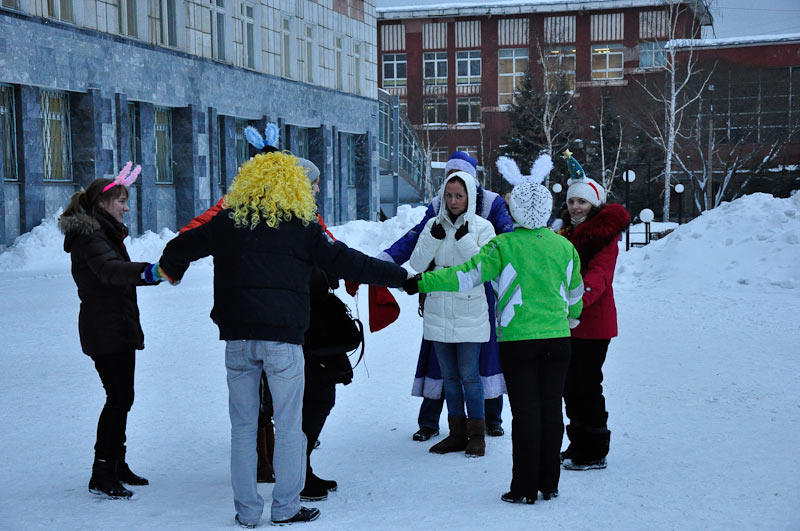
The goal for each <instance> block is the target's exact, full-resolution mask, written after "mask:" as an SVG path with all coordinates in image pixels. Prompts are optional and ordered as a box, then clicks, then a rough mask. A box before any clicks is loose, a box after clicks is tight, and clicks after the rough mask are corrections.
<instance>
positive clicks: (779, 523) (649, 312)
mask: <svg viewBox="0 0 800 531" xmlns="http://www.w3.org/2000/svg"><path fill="white" fill-rule="evenodd" d="M422 212H423V210H422V209H421V208H417V209H410V208H407V207H406V208H403V209H401V211H400V215H399V216H398V217H397V218H393V219H391V220H388V221H386V222H384V223H373V222H364V221H357V222H352V223H348V224H347V225H344V226H341V227H334V228H333V232H334V234H335V235H336V236H337V237H338V238H340V239H342V240H343V241H345V242H347V243H349V244H351V245H352V246H354V247H357V248H360V249H362V250H364V251H365V252H368V253H373V254H374V253H376V252H378V251H379V250H381V249H383V248H384V247H385V246H386V245H387V244H388V243H391V242H392V241H394V239H395V238H396V237H398V236H399V235H400V234H402V233H403V232H404V231H405V230H406V229H407V228H409V227H410V226H412V225H413V223H414V222H416V221H417V220H418V219H419V218H420V217H421V216H422ZM170 236H171V234H169V233H167V232H165V233H163V234H161V235H154V234H149V235H146V236H144V237H141V238H137V239H135V240H133V241H130V242H129V244H128V247H129V250H130V251H131V255H132V256H133V258H134V260H148V261H152V260H156V259H158V257H159V255H160V251H161V248H162V247H163V245H164V243H165V242H166V241H167V240H168V239H169V237H170ZM61 242H62V237H61V236H60V235H59V234H58V231H57V229H56V228H55V226H54V223H53V221H52V220H49V221H48V222H46V223H45V224H43V225H42V226H41V227H39V228H37V229H36V230H35V231H33V232H32V233H30V234H28V235H26V236H23V237H22V238H20V239H19V241H18V242H17V244H16V245H15V246H14V247H13V248H11V249H10V250H8V251H7V252H6V253H4V254H2V255H0V273H2V274H0V294H2V295H1V297H2V299H1V300H2V302H3V311H2V312H0V330H2V338H3V339H2V345H3V353H2V355H0V374H1V375H2V376H1V378H2V384H0V404H2V407H0V426H2V431H0V459H1V460H0V529H15V530H16V529H48V530H51V529H81V530H87V529H142V530H145V529H146V530H153V529H159V530H161V529H232V528H234V525H235V524H234V522H233V514H234V509H233V503H232V493H231V488H230V481H229V429H230V425H229V421H228V416H227V389H226V384H225V369H224V364H223V344H222V343H221V342H220V341H218V339H217V330H216V328H215V326H214V325H213V323H212V322H211V321H210V319H209V317H208V313H209V310H210V308H211V304H212V297H211V278H212V267H211V264H210V263H209V262H208V261H206V262H204V263H200V264H195V265H194V266H193V267H192V268H191V269H190V271H189V274H188V275H187V277H186V278H185V280H184V281H183V282H182V283H181V285H180V286H177V287H171V286H168V285H161V286H157V287H148V288H141V289H140V290H139V297H140V299H139V300H140V303H139V305H140V308H141V311H142V324H143V327H144V330H145V335H146V345H147V348H146V349H145V350H144V351H143V352H140V353H139V354H138V360H137V365H138V367H137V372H136V380H137V383H136V402H135V404H134V407H133V410H132V412H131V414H130V417H129V423H128V448H129V449H128V456H129V462H130V463H132V466H133V469H134V470H135V471H136V472H138V473H140V474H143V475H145V476H146V477H148V478H149V479H150V482H151V485H150V486H149V487H139V488H135V489H134V490H135V492H136V494H135V497H134V499H132V500H130V501H110V500H101V499H98V498H97V497H95V496H92V495H90V494H89V493H88V492H87V488H86V485H87V482H88V479H89V472H90V467H91V461H92V445H93V443H94V430H95V426H96V422H97V416H98V413H99V411H100V409H101V407H102V404H103V399H104V394H103V389H102V387H101V385H100V382H99V379H98V377H97V375H96V373H95V371H94V368H93V367H92V363H91V361H90V360H89V358H87V357H86V356H84V355H83V354H82V353H81V352H80V345H79V342H78V334H77V315H78V298H77V294H76V290H75V287H74V284H73V282H72V278H71V277H70V273H69V259H68V256H67V255H66V254H65V253H63V251H62V250H61ZM798 264H800V194H795V195H794V196H793V197H792V198H789V199H775V198H772V197H771V196H767V195H764V194H756V195H752V196H748V197H744V198H742V199H739V200H737V201H735V202H733V203H730V204H725V205H723V206H721V207H719V208H717V209H715V210H713V211H712V212H709V213H706V214H704V215H703V216H701V217H700V218H698V219H696V220H694V221H692V222H691V223H688V224H685V225H682V226H680V227H678V228H677V229H676V230H675V231H674V232H673V233H672V234H670V235H669V236H667V237H666V238H664V239H662V240H659V241H656V242H653V243H652V244H650V245H649V246H647V247H644V248H638V249H633V250H631V251H630V252H628V253H622V254H621V255H620V260H619V263H618V270H617V279H616V281H615V287H616V292H617V306H618V308H619V321H620V336H619V338H617V339H615V340H613V341H612V343H611V348H610V352H609V356H608V361H607V362H606V366H605V374H606V385H605V389H606V396H607V403H608V408H609V411H610V415H611V416H610V419H609V426H610V428H611V430H612V432H613V433H612V444H611V453H610V455H609V458H608V461H609V466H608V469H606V470H603V471H589V472H569V471H565V472H563V473H562V476H561V485H560V492H561V496H560V497H559V498H558V499H556V500H553V501H549V502H545V501H542V500H540V501H539V502H538V503H536V505H534V506H525V505H509V504H507V503H503V502H501V501H500V499H499V496H500V494H501V493H502V492H504V491H505V490H506V488H507V487H508V482H509V479H510V472H511V438H510V434H509V432H510V428H511V422H510V419H511V416H510V411H509V409H508V407H507V405H506V409H505V410H504V413H505V419H506V422H505V426H506V429H507V434H506V435H505V436H504V437H501V438H487V455H486V457H484V458H482V459H466V458H464V456H463V455H458V454H457V455H453V454H450V455H445V456H440V455H434V454H430V453H429V452H428V447H429V446H430V445H431V443H432V442H435V441H431V443H418V442H414V441H412V440H411V434H412V433H413V432H414V431H415V430H416V417H417V408H418V406H419V400H418V399H416V398H412V397H411V396H410V395H409V392H410V389H411V383H412V379H413V373H414V367H415V363H416V355H417V347H418V340H419V337H420V335H421V320H420V318H419V317H418V316H417V312H416V304H417V301H416V298H414V297H408V296H406V295H405V294H403V293H397V294H396V297H397V299H398V301H399V302H400V304H401V307H402V312H401V315H400V318H399V320H398V321H397V322H396V323H394V324H393V325H392V326H391V327H389V328H388V329H385V330H383V331H380V332H378V333H376V334H373V335H369V336H368V337H367V354H366V362H365V363H364V364H362V365H360V366H359V367H358V368H356V371H355V379H354V381H353V383H352V384H351V385H349V386H347V387H341V386H339V387H338V389H337V404H336V407H335V408H334V410H333V412H332V414H331V417H330V418H329V420H328V423H327V425H326V426H325V429H324V431H323V433H322V436H321V440H322V445H321V447H320V448H319V449H318V450H316V451H315V452H314V456H313V457H314V468H315V470H316V471H317V472H318V474H320V475H321V476H322V477H326V478H334V479H336V480H337V481H338V482H339V485H340V487H339V490H338V491H337V492H334V493H332V494H331V495H330V497H329V499H328V500H326V501H323V502H320V503H317V504H315V505H316V506H317V507H319V508H320V510H321V511H322V516H321V517H320V519H319V520H318V521H317V522H314V523H311V524H307V526H306V525H303V526H302V527H303V529H305V528H306V527H308V529H319V530H322V529H336V530H342V529H347V530H351V529H353V530H360V529H364V530H375V529H436V530H442V529H508V530H516V529H519V530H523V529H525V530H527V529H570V530H573V529H615V530H617V529H626V530H627V529H636V530H638V529H659V530H660V529H703V530H712V529H720V530H721V529H747V530H750V529H770V530H773V529H786V530H790V529H795V530H796V529H800V340H798V334H799V333H800V326H798V324H797V322H798V315H800V296H799V295H800V265H798ZM342 296H343V298H345V300H348V301H349V302H350V304H351V306H352V305H353V300H352V299H351V298H349V297H348V296H347V295H346V294H344V292H343V290H342ZM358 308H359V309H360V311H361V314H362V316H363V318H364V319H365V320H366V318H367V315H366V314H367V311H368V310H367V301H366V295H365V290H361V293H360V294H359V299H358ZM445 423H446V419H445V418H444V417H443V418H442V427H445ZM271 488H272V487H271V485H267V484H264V485H260V486H259V489H260V491H261V493H262V495H263V496H264V497H265V498H267V499H269V495H270V489H271ZM268 514H269V513H268V512H267V517H268ZM262 522H266V519H264V520H262Z"/></svg>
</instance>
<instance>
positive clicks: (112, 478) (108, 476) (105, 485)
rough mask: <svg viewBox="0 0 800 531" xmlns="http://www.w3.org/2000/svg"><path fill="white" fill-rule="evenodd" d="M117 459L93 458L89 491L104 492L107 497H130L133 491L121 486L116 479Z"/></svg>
mask: <svg viewBox="0 0 800 531" xmlns="http://www.w3.org/2000/svg"><path fill="white" fill-rule="evenodd" d="M118 463H119V461H115V460H110V459H99V458H95V460H94V464H93V465H92V478H91V479H90V480H89V492H91V493H93V494H105V495H106V496H108V497H109V498H114V499H119V498H130V497H131V496H133V492H131V491H129V490H128V489H126V488H125V487H123V486H122V483H120V482H119V479H117V465H118Z"/></svg>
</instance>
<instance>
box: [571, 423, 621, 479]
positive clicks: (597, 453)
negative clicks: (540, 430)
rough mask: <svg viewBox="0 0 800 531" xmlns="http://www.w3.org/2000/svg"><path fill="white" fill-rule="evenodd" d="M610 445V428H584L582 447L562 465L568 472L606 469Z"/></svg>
mask: <svg viewBox="0 0 800 531" xmlns="http://www.w3.org/2000/svg"><path fill="white" fill-rule="evenodd" d="M610 443H611V432H610V431H609V429H608V428H606V427H603V428H584V432H583V439H582V446H581V447H580V448H579V451H577V452H575V453H573V454H572V456H571V457H565V458H564V459H563V460H562V465H563V466H564V468H565V469H566V470H598V469H603V468H606V466H607V463H606V456H607V455H608V451H609V447H610ZM570 446H571V445H570ZM567 451H569V449H567ZM564 453H566V452H564Z"/></svg>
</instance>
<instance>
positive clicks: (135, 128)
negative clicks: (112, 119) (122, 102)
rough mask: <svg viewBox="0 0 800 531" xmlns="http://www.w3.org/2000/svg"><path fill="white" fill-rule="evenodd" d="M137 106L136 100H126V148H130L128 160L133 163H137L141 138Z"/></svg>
mask: <svg viewBox="0 0 800 531" xmlns="http://www.w3.org/2000/svg"><path fill="white" fill-rule="evenodd" d="M138 124H139V106H138V105H137V104H136V102H128V148H129V150H130V160H131V161H133V165H134V166H136V165H137V164H139V146H140V142H141V138H140V136H139V125H138Z"/></svg>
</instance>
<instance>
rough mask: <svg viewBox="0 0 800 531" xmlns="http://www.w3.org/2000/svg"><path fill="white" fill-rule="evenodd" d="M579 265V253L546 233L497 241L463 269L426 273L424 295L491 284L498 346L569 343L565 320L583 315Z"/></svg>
mask: <svg viewBox="0 0 800 531" xmlns="http://www.w3.org/2000/svg"><path fill="white" fill-rule="evenodd" d="M580 271H581V263H580V258H579V257H578V252H577V251H576V250H575V247H573V246H572V244H571V243H570V242H569V240H567V239H566V238H564V237H563V236H560V235H558V234H556V233H554V232H553V231H551V230H550V229H548V228H546V227H542V228H538V229H533V230H531V229H526V228H522V227H517V228H516V229H515V230H514V232H507V233H505V234H500V235H498V236H495V237H494V238H493V239H492V240H491V241H490V242H489V243H487V244H486V245H484V246H483V247H482V248H481V250H480V252H479V253H478V254H476V255H475V256H473V257H472V258H471V259H470V260H468V261H467V262H465V263H463V264H461V265H460V266H455V267H448V268H446V269H440V270H438V271H432V272H429V273H424V274H423V275H422V280H421V281H420V283H419V290H420V291H421V292H422V293H429V292H431V291H460V292H464V291H469V290H471V289H472V288H473V287H475V286H478V285H480V284H482V283H483V282H488V281H491V282H492V285H493V286H494V291H495V294H496V301H497V312H496V315H497V323H496V327H497V340H498V341H522V340H525V339H548V338H555V337H569V335H570V331H569V323H568V320H567V317H571V318H573V319H577V318H578V316H579V315H580V313H581V310H582V309H583V302H582V297H583V281H582V279H581V273H580Z"/></svg>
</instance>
